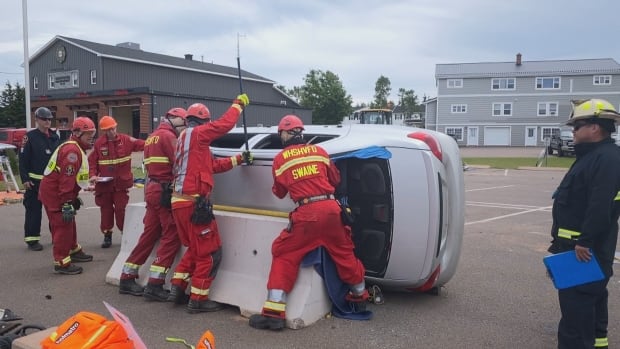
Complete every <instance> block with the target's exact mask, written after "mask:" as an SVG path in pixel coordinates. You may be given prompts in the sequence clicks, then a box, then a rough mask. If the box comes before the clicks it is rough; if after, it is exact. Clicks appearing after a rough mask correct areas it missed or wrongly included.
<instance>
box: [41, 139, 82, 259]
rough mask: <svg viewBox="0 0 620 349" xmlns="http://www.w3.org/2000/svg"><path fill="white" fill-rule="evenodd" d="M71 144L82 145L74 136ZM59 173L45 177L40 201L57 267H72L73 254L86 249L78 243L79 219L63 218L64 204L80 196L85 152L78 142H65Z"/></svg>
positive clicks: (58, 160)
mask: <svg viewBox="0 0 620 349" xmlns="http://www.w3.org/2000/svg"><path fill="white" fill-rule="evenodd" d="M70 140H71V141H76V142H78V143H80V141H79V139H78V138H76V137H74V136H71V139H70ZM56 166H57V167H56V170H55V171H53V172H52V173H50V174H48V175H46V176H43V179H42V180H41V186H40V187H39V200H40V201H41V203H42V204H43V206H44V207H45V213H47V218H48V220H49V223H50V230H51V233H52V244H53V251H52V253H53V255H54V265H58V266H61V267H65V266H67V265H69V264H71V257H70V256H71V255H72V254H74V253H77V252H80V251H81V250H82V247H81V246H80V245H79V244H78V243H77V230H76V226H75V219H74V220H73V221H71V222H65V221H63V219H62V212H61V209H62V205H63V204H64V203H65V202H71V201H73V200H75V199H76V198H77V197H78V193H79V192H80V190H81V188H80V186H79V185H78V184H77V181H76V176H77V174H78V171H79V170H80V167H81V166H82V149H81V145H80V146H78V145H77V144H74V143H66V142H65V143H62V144H61V145H60V146H59V149H58V157H57V160H56Z"/></svg>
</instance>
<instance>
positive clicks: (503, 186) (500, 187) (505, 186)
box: [465, 184, 514, 192]
mask: <svg viewBox="0 0 620 349" xmlns="http://www.w3.org/2000/svg"><path fill="white" fill-rule="evenodd" d="M510 187H514V185H512V184H511V185H502V186H499V187H488V188H478V189H469V190H465V192H471V191H480V190H492V189H502V188H510Z"/></svg>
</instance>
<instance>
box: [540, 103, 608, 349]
mask: <svg viewBox="0 0 620 349" xmlns="http://www.w3.org/2000/svg"><path fill="white" fill-rule="evenodd" d="M619 120H620V114H618V113H617V112H616V110H615V108H614V107H613V105H612V104H611V103H609V102H607V101H605V100H602V99H590V100H586V101H579V102H575V106H574V110H573V113H572V114H571V117H570V119H569V120H568V122H567V125H569V126H572V127H573V139H574V144H575V153H576V160H575V163H574V164H573V165H572V166H571V168H570V169H569V170H568V172H567V173H566V175H565V176H564V178H563V179H562V182H561V183H560V185H559V186H558V188H557V190H556V191H555V193H554V194H553V199H554V201H553V210H552V216H553V225H552V228H551V236H552V238H553V240H552V242H551V246H550V247H549V252H551V253H554V254H555V253H560V252H564V251H570V250H575V253H576V258H577V259H578V260H579V261H582V262H583V261H589V260H590V259H591V257H592V254H594V255H595V256H596V258H597V260H598V262H599V264H600V266H601V269H602V270H603V273H604V274H605V278H604V279H603V280H601V281H597V282H592V283H587V284H584V285H579V286H575V287H570V288H566V289H561V290H558V298H559V303H560V310H561V313H562V317H561V319H560V323H559V325H558V348H561V349H566V348H597V349H598V348H608V339H607V321H608V316H607V312H608V310H607V299H608V291H607V283H608V282H609V278H610V277H611V276H612V274H613V261H614V255H615V250H616V242H617V240H618V217H619V215H620V148H619V147H618V146H617V145H616V144H615V143H614V141H613V139H612V138H611V137H610V135H611V133H613V132H615V130H616V127H615V123H616V122H618V121H619Z"/></svg>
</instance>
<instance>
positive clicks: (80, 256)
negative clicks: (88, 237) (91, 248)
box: [70, 250, 93, 263]
mask: <svg viewBox="0 0 620 349" xmlns="http://www.w3.org/2000/svg"><path fill="white" fill-rule="evenodd" d="M70 256H71V262H75V263H84V262H90V261H92V260H93V256H92V255H89V254H86V253H84V251H82V250H79V251H77V252H76V253H72V254H70Z"/></svg>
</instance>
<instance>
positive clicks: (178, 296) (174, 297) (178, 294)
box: [168, 285, 189, 304]
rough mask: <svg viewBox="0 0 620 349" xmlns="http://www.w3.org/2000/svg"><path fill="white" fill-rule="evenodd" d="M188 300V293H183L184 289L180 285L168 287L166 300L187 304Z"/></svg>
mask: <svg viewBox="0 0 620 349" xmlns="http://www.w3.org/2000/svg"><path fill="white" fill-rule="evenodd" d="M188 301H189V295H187V294H185V289H184V288H181V286H177V285H172V286H171V287H170V294H169V295H168V302H173V303H174V304H187V302H188Z"/></svg>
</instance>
